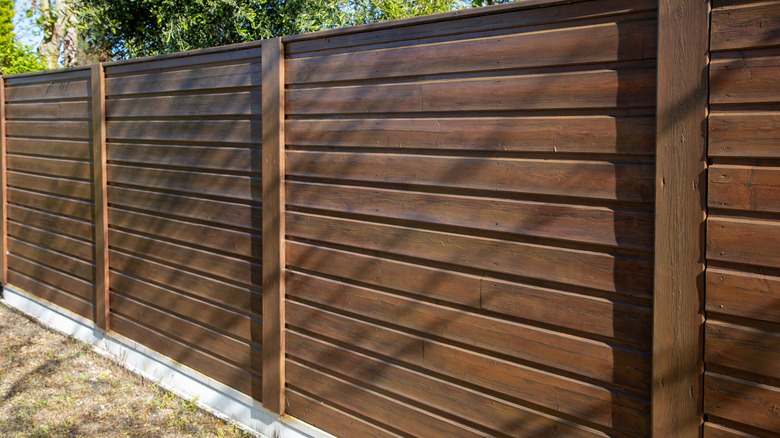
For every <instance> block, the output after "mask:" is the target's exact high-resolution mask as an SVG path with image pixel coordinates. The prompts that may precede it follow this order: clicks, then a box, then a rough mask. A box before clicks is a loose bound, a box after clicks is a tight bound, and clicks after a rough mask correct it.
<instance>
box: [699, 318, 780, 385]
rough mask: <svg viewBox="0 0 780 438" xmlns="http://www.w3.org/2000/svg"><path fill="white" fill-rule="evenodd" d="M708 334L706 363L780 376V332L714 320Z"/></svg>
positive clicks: (706, 336) (705, 332)
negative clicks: (779, 365)
mask: <svg viewBox="0 0 780 438" xmlns="http://www.w3.org/2000/svg"><path fill="white" fill-rule="evenodd" d="M704 336H705V342H706V343H707V348H706V349H705V351H704V353H705V355H704V361H705V362H706V363H708V364H716V365H721V366H726V367H729V368H734V369H737V370H742V371H747V372H750V373H755V374H760V375H762V376H768V377H773V378H776V379H777V378H780V367H778V366H777V365H778V364H780V332H772V331H768V330H760V329H756V328H751V327H747V326H741V325H735V324H730V323H726V322H720V321H717V320H713V319H710V320H708V321H707V323H706V325H705V330H704Z"/></svg>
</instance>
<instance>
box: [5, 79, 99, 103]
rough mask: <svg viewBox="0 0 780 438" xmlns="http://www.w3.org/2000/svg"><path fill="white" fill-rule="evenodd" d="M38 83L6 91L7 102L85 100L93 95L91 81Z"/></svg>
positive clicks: (14, 87) (13, 87) (9, 88)
mask: <svg viewBox="0 0 780 438" xmlns="http://www.w3.org/2000/svg"><path fill="white" fill-rule="evenodd" d="M54 79H55V78H51V79H50V82H47V83H38V84H31V85H22V84H20V85H17V86H11V87H8V88H7V89H6V92H5V93H6V94H5V95H6V100H7V101H8V102H9V103H13V102H22V101H28V100H57V99H74V98H85V97H89V96H90V95H91V94H92V90H91V86H90V83H89V79H83V80H70V81H63V82H54V81H53V80H54Z"/></svg>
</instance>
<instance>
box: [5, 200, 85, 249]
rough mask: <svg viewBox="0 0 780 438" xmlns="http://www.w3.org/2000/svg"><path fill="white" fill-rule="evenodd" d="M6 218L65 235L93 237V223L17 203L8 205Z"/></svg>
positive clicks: (81, 237) (83, 237)
mask: <svg viewBox="0 0 780 438" xmlns="http://www.w3.org/2000/svg"><path fill="white" fill-rule="evenodd" d="M8 218H9V219H10V220H11V221H13V222H16V223H20V224H23V225H28V226H32V227H36V228H41V229H44V230H47V231H51V232H53V233H57V234H62V235H65V236H71V237H78V238H80V239H83V240H88V241H91V240H93V239H94V225H93V224H91V223H89V222H84V221H81V220H76V219H71V218H68V217H65V216H61V215H59V214H49V213H44V212H42V211H38V210H32V209H29V208H25V207H22V206H19V205H13V204H11V205H8Z"/></svg>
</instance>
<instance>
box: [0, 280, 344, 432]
mask: <svg viewBox="0 0 780 438" xmlns="http://www.w3.org/2000/svg"><path fill="white" fill-rule="evenodd" d="M0 302H2V303H3V304H5V305H6V306H7V307H9V308H12V309H16V310H18V311H20V312H22V313H24V314H26V315H28V316H31V317H32V318H34V319H35V320H37V321H38V322H39V323H40V324H42V325H43V326H45V327H48V328H50V329H52V330H54V331H57V332H60V333H62V334H64V335H67V336H71V337H73V338H76V339H78V340H80V341H83V342H87V343H89V344H92V345H93V346H94V349H95V351H96V352H98V353H99V354H101V355H103V356H107V357H111V358H113V359H115V360H117V361H119V362H120V363H121V364H122V365H124V367H125V368H127V369H129V370H130V371H132V372H134V373H137V374H140V375H142V376H143V377H145V378H147V379H149V380H152V381H154V382H156V383H158V384H159V385H160V386H162V387H163V388H165V389H166V390H168V391H171V392H173V393H175V394H176V395H178V396H180V397H183V398H184V399H187V400H195V401H196V403H197V404H198V405H199V406H200V407H202V408H203V409H205V410H207V411H209V412H211V413H213V414H214V415H216V416H217V417H219V418H222V419H225V420H228V421H231V422H234V423H236V424H238V425H239V426H240V427H242V428H244V429H246V430H249V431H251V432H254V433H257V434H259V435H260V436H263V437H267V438H334V437H333V435H331V434H329V433H327V432H324V431H322V430H320V429H317V428H315V427H313V426H311V425H309V424H306V423H304V422H302V421H300V420H298V419H295V418H293V417H289V416H287V415H283V416H281V417H279V416H278V415H276V414H274V413H273V412H270V411H268V410H266V409H263V407H262V405H261V404H260V403H258V402H257V401H255V400H253V399H252V398H251V397H249V396H247V395H246V394H243V393H241V392H238V391H236V390H235V389H233V388H230V387H228V386H226V385H223V384H222V383H220V382H217V381H216V380H214V379H211V378H209V377H208V376H206V375H204V374H201V373H199V372H197V371H195V370H193V369H191V368H188V367H186V366H184V365H182V364H180V363H178V362H176V361H174V360H172V359H170V358H168V357H166V356H163V355H162V354H160V353H157V352H155V351H153V350H150V349H149V348H146V347H144V346H143V345H141V344H139V343H137V342H135V341H133V340H131V339H128V338H126V337H124V336H122V335H119V334H116V333H105V332H103V331H101V330H100V329H98V328H97V326H96V325H95V324H94V323H93V322H92V321H90V320H88V319H86V318H83V317H81V316H80V315H76V314H74V313H72V312H69V311H68V310H65V309H63V308H61V307H58V306H56V305H53V304H51V303H48V302H46V301H43V300H41V299H39V298H37V297H34V296H32V295H30V294H28V293H26V292H24V291H23V290H21V289H18V288H16V287H13V286H6V287H5V288H4V289H3V299H2V300H1V301H0Z"/></svg>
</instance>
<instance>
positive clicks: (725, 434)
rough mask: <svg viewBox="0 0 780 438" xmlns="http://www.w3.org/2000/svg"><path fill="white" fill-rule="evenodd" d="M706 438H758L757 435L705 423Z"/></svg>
mask: <svg viewBox="0 0 780 438" xmlns="http://www.w3.org/2000/svg"><path fill="white" fill-rule="evenodd" d="M704 438H758V437H757V436H756V435H753V434H750V433H747V432H742V431H739V430H734V429H732V428H730V427H726V426H723V425H721V424H717V423H713V422H711V421H708V422H706V423H704Z"/></svg>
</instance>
